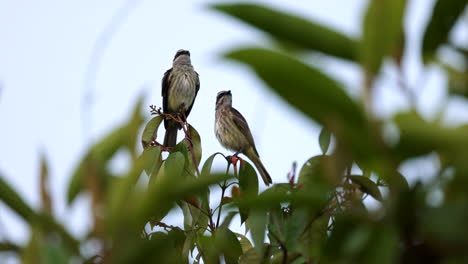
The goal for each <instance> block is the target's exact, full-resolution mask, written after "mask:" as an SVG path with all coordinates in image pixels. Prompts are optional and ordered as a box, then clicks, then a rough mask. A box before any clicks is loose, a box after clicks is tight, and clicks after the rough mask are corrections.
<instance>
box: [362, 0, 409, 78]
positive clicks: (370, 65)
mask: <svg viewBox="0 0 468 264" xmlns="http://www.w3.org/2000/svg"><path fill="white" fill-rule="evenodd" d="M405 6H406V0H378V1H370V2H369V6H368V8H367V12H366V14H365V18H364V22H363V31H364V32H363V36H362V43H361V50H360V56H361V63H362V65H363V67H364V69H365V70H366V73H367V74H369V76H375V75H377V73H378V72H379V71H380V67H381V65H382V62H383V60H384V58H385V57H386V56H390V55H393V54H394V53H395V52H396V49H397V48H399V46H400V45H401V36H402V29H403V15H404V11H405Z"/></svg>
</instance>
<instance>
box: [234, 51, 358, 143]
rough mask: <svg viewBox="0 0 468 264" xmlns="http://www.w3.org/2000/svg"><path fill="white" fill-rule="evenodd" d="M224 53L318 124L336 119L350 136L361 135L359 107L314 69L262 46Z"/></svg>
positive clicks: (337, 84)
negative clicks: (251, 70)
mask: <svg viewBox="0 0 468 264" xmlns="http://www.w3.org/2000/svg"><path fill="white" fill-rule="evenodd" d="M226 57H227V58H229V59H232V60H236V61H239V62H242V63H245V64H247V65H249V66H251V67H252V69H253V70H254V71H255V72H256V73H257V75H258V77H260V78H261V79H262V80H263V81H265V82H266V83H267V84H268V85H269V86H270V88H271V89H272V90H273V91H274V92H276V93H277V94H279V95H280V96H281V97H282V98H283V99H284V100H286V102H288V103H289V104H291V105H293V106H294V107H296V108H297V109H298V110H300V111H301V112H303V113H304V114H305V115H306V116H308V117H310V118H312V119H313V120H315V121H317V122H318V123H320V124H322V125H330V124H329V123H330V122H331V120H336V121H338V123H339V124H340V125H341V124H342V125H344V126H345V127H346V128H348V129H350V130H348V131H347V132H348V133H351V135H352V136H356V137H357V135H359V138H361V137H363V134H362V133H363V127H365V118H364V115H363V112H362V110H361V109H360V108H359V107H358V106H357V105H356V104H355V103H354V102H353V101H352V100H351V98H349V96H348V95H346V93H345V92H344V90H343V87H342V86H341V85H340V84H339V83H338V82H336V81H335V80H333V79H332V78H330V77H329V76H327V75H325V74H323V73H322V72H320V71H319V70H318V69H315V68H312V67H311V66H309V65H306V64H304V63H302V62H300V61H298V60H296V59H293V58H291V57H289V56H286V55H284V54H281V53H278V52H275V51H272V50H267V49H262V48H246V49H241V50H236V51H232V52H230V53H228V54H226ZM333 132H334V131H333ZM353 133H356V134H355V135H353ZM359 141H362V139H361V140H359Z"/></svg>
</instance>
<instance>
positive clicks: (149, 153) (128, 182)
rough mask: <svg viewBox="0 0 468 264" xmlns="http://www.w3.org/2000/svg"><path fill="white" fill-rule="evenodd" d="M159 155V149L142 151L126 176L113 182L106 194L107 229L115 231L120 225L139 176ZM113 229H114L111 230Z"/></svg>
mask: <svg viewBox="0 0 468 264" xmlns="http://www.w3.org/2000/svg"><path fill="white" fill-rule="evenodd" d="M158 153H160V147H151V148H147V149H146V150H144V151H143V153H142V154H141V156H140V157H139V158H138V159H137V160H136V161H135V162H134V163H133V164H132V167H131V168H130V170H129V171H128V173H127V174H126V175H124V176H123V177H121V178H119V180H116V181H113V182H112V184H111V185H110V188H109V191H108V192H107V195H108V197H107V205H108V210H107V213H108V214H109V215H108V217H107V219H108V220H109V221H110V222H109V223H108V227H109V228H110V230H112V231H115V229H117V228H118V224H120V223H121V222H120V220H121V219H120V218H121V217H119V216H120V215H121V213H122V212H123V211H125V210H126V209H127V206H128V199H129V196H130V194H131V192H132V191H133V188H134V186H135V184H136V183H137V181H138V179H139V177H140V175H141V174H142V173H143V170H144V169H145V168H148V167H151V166H152V164H154V162H155V155H158ZM113 228H114V229H113Z"/></svg>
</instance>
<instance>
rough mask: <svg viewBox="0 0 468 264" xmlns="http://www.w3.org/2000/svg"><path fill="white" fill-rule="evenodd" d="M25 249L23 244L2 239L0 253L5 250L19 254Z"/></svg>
mask: <svg viewBox="0 0 468 264" xmlns="http://www.w3.org/2000/svg"><path fill="white" fill-rule="evenodd" d="M22 250H23V249H22V248H21V246H19V245H17V244H14V243H12V242H6V241H0V254H1V253H4V252H12V253H15V254H19V253H20V252H21V251H22Z"/></svg>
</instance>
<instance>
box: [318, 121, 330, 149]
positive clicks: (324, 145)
mask: <svg viewBox="0 0 468 264" xmlns="http://www.w3.org/2000/svg"><path fill="white" fill-rule="evenodd" d="M330 140H331V133H330V131H329V130H328V129H326V128H325V127H323V128H322V130H320V135H319V144H320V149H321V150H322V154H323V155H325V154H327V151H328V147H329V146H330Z"/></svg>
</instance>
